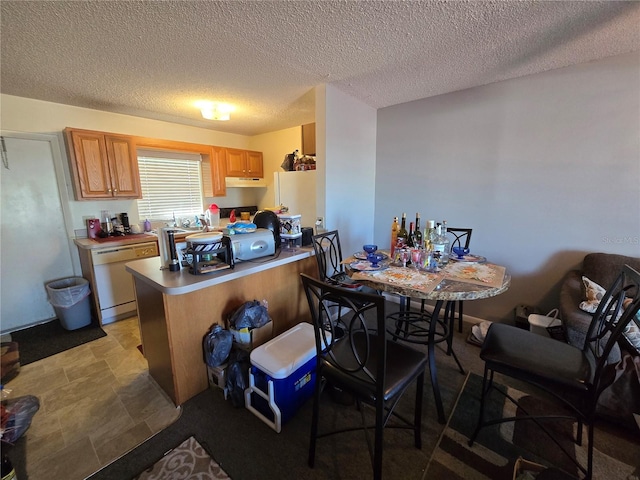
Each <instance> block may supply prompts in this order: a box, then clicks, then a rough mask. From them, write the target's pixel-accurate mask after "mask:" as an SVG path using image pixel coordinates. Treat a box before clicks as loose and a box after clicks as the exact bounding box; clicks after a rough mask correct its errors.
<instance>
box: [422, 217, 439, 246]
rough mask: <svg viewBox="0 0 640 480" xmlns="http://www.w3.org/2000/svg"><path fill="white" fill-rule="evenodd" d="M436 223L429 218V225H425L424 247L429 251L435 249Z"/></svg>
mask: <svg viewBox="0 0 640 480" xmlns="http://www.w3.org/2000/svg"><path fill="white" fill-rule="evenodd" d="M435 224H436V222H435V221H434V220H427V226H426V227H424V235H423V241H424V249H425V250H428V251H433V237H434V235H435Z"/></svg>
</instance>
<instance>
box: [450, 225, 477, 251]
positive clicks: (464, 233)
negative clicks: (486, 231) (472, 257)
mask: <svg viewBox="0 0 640 480" xmlns="http://www.w3.org/2000/svg"><path fill="white" fill-rule="evenodd" d="M472 230H473V229H472V228H455V227H447V233H450V234H451V248H453V247H463V248H469V244H470V243H471V232H472Z"/></svg>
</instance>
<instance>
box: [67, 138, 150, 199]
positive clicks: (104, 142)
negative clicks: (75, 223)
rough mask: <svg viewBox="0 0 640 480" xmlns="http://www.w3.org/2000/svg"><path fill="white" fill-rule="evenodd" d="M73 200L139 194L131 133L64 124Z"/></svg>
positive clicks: (136, 161) (115, 197) (136, 160)
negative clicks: (107, 131)
mask: <svg viewBox="0 0 640 480" xmlns="http://www.w3.org/2000/svg"><path fill="white" fill-rule="evenodd" d="M64 133H65V140H66V142H67V151H68V152H69V160H70V163H71V173H72V175H73V184H74V190H75V196H76V200H94V199H119V198H142V191H141V189H140V173H139V170H138V157H137V154H136V146H135V142H134V140H133V137H129V136H126V135H117V134H111V133H106V132H95V131H90V130H80V129H75V128H65V130H64Z"/></svg>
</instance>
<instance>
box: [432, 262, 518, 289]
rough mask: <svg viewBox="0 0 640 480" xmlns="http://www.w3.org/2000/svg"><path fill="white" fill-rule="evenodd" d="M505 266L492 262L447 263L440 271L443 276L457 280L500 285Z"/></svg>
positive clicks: (493, 285) (476, 283)
mask: <svg viewBox="0 0 640 480" xmlns="http://www.w3.org/2000/svg"><path fill="white" fill-rule="evenodd" d="M505 272H506V268H505V267H502V266H500V265H495V264H493V263H462V262H461V263H451V262H450V263H449V264H448V265H447V266H446V267H445V268H444V270H443V271H442V273H443V274H444V277H445V278H449V279H451V280H455V281H458V282H465V283H473V284H475V285H486V286H488V287H495V288H497V287H500V286H502V282H503V281H504V274H505Z"/></svg>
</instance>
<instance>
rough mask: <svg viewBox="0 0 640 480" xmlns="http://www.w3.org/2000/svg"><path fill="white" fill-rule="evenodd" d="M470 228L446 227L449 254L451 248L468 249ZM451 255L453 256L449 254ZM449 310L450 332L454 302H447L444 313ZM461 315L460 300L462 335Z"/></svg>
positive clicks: (454, 314) (459, 304)
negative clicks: (449, 242) (449, 236)
mask: <svg viewBox="0 0 640 480" xmlns="http://www.w3.org/2000/svg"><path fill="white" fill-rule="evenodd" d="M472 231H473V229H471V228H456V227H447V233H449V234H451V237H452V241H451V252H453V247H463V248H469V245H470V243H471V232H472ZM451 255H455V254H454V253H451ZM447 310H449V316H450V318H451V330H453V324H454V323H455V318H456V302H447V305H446V306H445V312H446V311H447ZM462 315H463V303H462V300H458V332H461V333H462Z"/></svg>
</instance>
